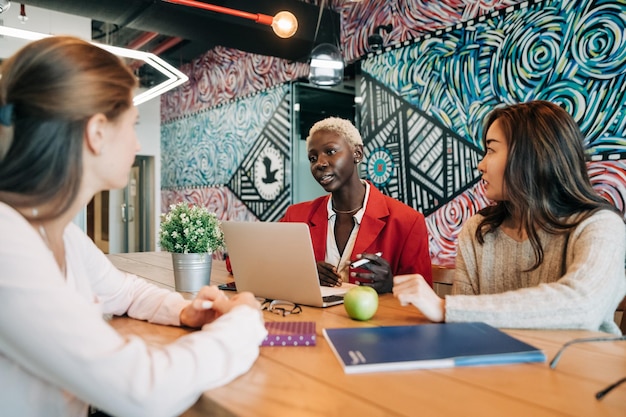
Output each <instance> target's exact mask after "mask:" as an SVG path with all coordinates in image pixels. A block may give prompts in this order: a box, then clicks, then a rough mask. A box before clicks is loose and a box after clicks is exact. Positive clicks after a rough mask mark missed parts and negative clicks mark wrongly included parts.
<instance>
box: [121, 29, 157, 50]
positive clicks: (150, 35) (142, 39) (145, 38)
mask: <svg viewBox="0 0 626 417" xmlns="http://www.w3.org/2000/svg"><path fill="white" fill-rule="evenodd" d="M157 36H159V34H158V33H157V32H146V33H143V34H141V35H140V36H138V37H136V38H135V39H133V40H132V41H130V42H129V43H128V45H126V47H127V48H128V49H139V48H141V47H142V46H144V45H145V44H147V43H148V42H150V41H151V40H152V39H154V38H156V37H157Z"/></svg>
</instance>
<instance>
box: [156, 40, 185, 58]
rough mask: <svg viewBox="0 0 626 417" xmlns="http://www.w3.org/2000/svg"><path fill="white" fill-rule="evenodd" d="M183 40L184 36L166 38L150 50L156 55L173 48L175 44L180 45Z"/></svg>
mask: <svg viewBox="0 0 626 417" xmlns="http://www.w3.org/2000/svg"><path fill="white" fill-rule="evenodd" d="M182 41H184V39H183V38H179V37H177V36H175V37H172V38H169V39H166V40H165V41H163V42H161V43H160V44H158V45H157V46H156V47H155V48H154V49H153V50H151V51H150V52H152V53H153V54H155V55H159V54H162V53H163V52H165V51H167V50H168V49H171V48H173V47H174V46H176V45H178V44H179V43H181V42H182Z"/></svg>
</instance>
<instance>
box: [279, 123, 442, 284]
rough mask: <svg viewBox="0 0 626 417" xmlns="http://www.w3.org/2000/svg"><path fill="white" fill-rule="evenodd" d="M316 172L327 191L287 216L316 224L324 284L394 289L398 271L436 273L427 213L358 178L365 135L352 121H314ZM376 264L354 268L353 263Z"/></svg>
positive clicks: (311, 151)
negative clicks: (432, 260) (431, 256)
mask: <svg viewBox="0 0 626 417" xmlns="http://www.w3.org/2000/svg"><path fill="white" fill-rule="evenodd" d="M306 144H307V152H308V157H309V162H310V168H311V174H312V175H313V178H314V179H315V180H316V181H317V182H318V183H319V184H320V185H321V186H322V188H324V190H325V191H326V192H328V193H329V194H328V195H325V196H323V197H319V198H317V199H315V200H312V201H307V202H304V203H299V204H294V205H292V206H290V207H288V208H287V212H286V213H285V216H284V218H283V219H282V221H287V222H303V223H307V224H308V226H309V231H310V233H311V240H312V242H313V249H314V252H315V259H316V261H317V272H318V276H319V279H320V283H321V284H322V285H326V286H335V285H340V284H341V283H342V282H348V281H350V282H353V283H360V284H361V285H367V286H371V287H372V288H374V289H375V290H376V291H378V292H379V293H385V292H390V291H391V287H392V284H393V281H392V280H393V275H394V274H409V273H419V274H422V276H424V277H426V279H427V280H429V282H430V279H431V265H430V254H429V251H428V233H427V231H426V222H425V220H424V216H423V215H422V214H421V213H419V212H418V211H416V210H415V209H413V208H412V207H409V206H407V205H406V204H404V203H401V202H400V201H398V200H395V199H393V198H391V197H388V196H386V195H384V194H383V193H381V192H380V191H379V190H378V189H376V187H374V186H372V184H371V183H370V182H369V181H363V180H362V179H361V178H360V176H359V170H358V166H359V164H360V163H361V161H362V160H363V157H364V155H363V140H362V139H361V134H360V133H359V131H358V130H357V128H356V127H355V126H354V125H353V124H352V122H350V121H349V120H346V119H341V118H337V117H329V118H326V119H324V120H320V121H319V122H317V123H315V124H314V125H313V127H312V128H311V130H310V131H309V136H308V137H307V141H306ZM359 258H363V259H367V260H368V261H369V262H368V263H367V264H365V265H364V266H363V267H361V268H352V267H351V266H350V265H351V263H352V262H353V261H355V260H357V259H359Z"/></svg>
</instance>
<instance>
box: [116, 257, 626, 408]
mask: <svg viewBox="0 0 626 417" xmlns="http://www.w3.org/2000/svg"><path fill="white" fill-rule="evenodd" d="M109 258H110V259H111V261H112V262H113V263H114V264H115V265H116V266H117V267H118V268H120V269H121V270H124V271H128V272H132V273H134V274H137V275H140V276H142V277H144V278H146V279H148V280H150V281H152V282H154V283H155V284H157V285H159V286H161V287H167V288H172V289H173V282H174V279H173V272H172V265H171V259H170V255H169V253H160V252H148V253H131V254H117V255H109ZM211 279H212V283H215V284H218V283H223V282H227V281H230V280H232V276H229V275H228V272H227V271H226V268H225V266H224V263H223V262H220V261H215V260H214V261H213V271H212V278H211ZM265 315H266V316H265V319H266V320H287V319H288V320H303V321H315V322H316V323H317V336H318V337H317V345H316V346H313V347H262V348H261V355H260V356H259V358H258V360H257V362H256V363H255V365H254V366H253V367H252V369H251V370H250V371H249V372H248V373H246V374H245V375H243V376H241V377H239V378H237V379H236V380H234V381H233V382H231V383H230V384H228V385H226V386H224V387H221V388H217V389H213V390H210V391H207V392H205V393H204V395H203V396H202V397H201V398H200V399H199V400H198V402H197V403H196V404H195V405H194V406H193V407H191V408H190V409H189V410H188V411H187V412H185V413H184V414H183V416H186V417H191V416H254V417H259V416H268V417H269V416H272V417H276V416H287V417H300V416H324V417H328V416H359V417H365V416H381V417H382V416H410V417H413V416H455V417H456V416H458V417H466V416H476V417H489V416H493V417H503V416H506V417H514V416H520V417H529V416H530V417H538V416H584V417H591V416H593V417H598V416H615V417H618V416H619V417H624V416H626V384H622V385H621V386H620V387H618V388H617V389H615V390H614V391H613V392H611V393H610V394H608V395H607V396H606V397H605V398H604V399H603V400H602V401H597V400H596V399H595V397H594V394H595V393H596V392H597V391H599V390H601V389H602V388H604V387H606V386H607V385H609V384H610V383H613V382H614V381H617V380H618V379H620V378H622V377H624V376H626V342H603V343H584V344H578V345H573V346H570V347H569V348H568V349H567V351H566V352H565V353H564V355H563V356H562V358H561V360H560V362H559V364H558V366H557V368H556V369H554V370H552V369H550V368H549V366H548V364H547V363H544V364H519V365H503V366H488V367H467V368H452V369H438V370H418V371H401V372H386V373H372V374H363V375H346V374H344V373H343V371H342V369H341V367H340V365H339V362H338V361H337V359H336V358H335V357H334V356H333V354H332V352H331V350H330V348H329V346H328V344H327V343H326V340H325V339H324V337H323V336H322V328H324V327H329V328H330V327H351V326H380V325H404V324H416V323H422V322H424V319H423V317H422V316H421V315H420V314H419V313H418V312H417V311H416V309H412V308H404V307H400V305H399V304H398V302H397V301H396V300H395V299H394V298H393V297H392V296H391V295H383V296H381V297H380V307H379V310H378V312H377V313H376V315H375V316H374V318H373V319H372V320H370V321H368V322H356V321H353V320H351V319H349V318H348V317H347V315H346V313H345V311H344V309H343V307H342V306H335V307H330V308H325V309H319V308H314V307H304V308H303V312H302V313H301V314H299V315H291V316H288V317H287V318H283V317H280V316H277V315H274V314H272V313H268V312H266V313H265ZM111 324H112V325H113V326H114V327H115V328H116V329H117V330H118V331H119V332H120V333H124V334H129V333H133V334H137V335H139V336H141V337H143V338H144V339H146V340H147V341H148V342H150V343H156V344H163V343H167V342H169V341H171V340H174V339H175V338H177V337H179V336H180V335H182V334H184V333H185V332H186V331H187V330H185V329H180V328H175V327H167V326H159V325H154V324H149V323H146V322H142V321H137V320H133V319H129V318H115V319H113V320H112V321H111ZM507 333H509V334H511V335H513V336H515V337H517V338H519V339H521V340H524V341H526V342H528V343H530V344H533V345H535V346H537V347H539V348H541V349H543V350H544V352H545V353H546V355H547V356H548V358H549V359H551V358H552V357H553V356H554V355H555V353H556V352H557V350H558V349H559V348H560V347H561V345H562V344H563V343H565V342H567V341H569V340H571V339H574V338H579V337H589V336H596V335H599V334H598V333H595V332H587V331H537V330H508V331H507Z"/></svg>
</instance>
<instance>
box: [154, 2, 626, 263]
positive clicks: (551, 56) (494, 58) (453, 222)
mask: <svg viewBox="0 0 626 417" xmlns="http://www.w3.org/2000/svg"><path fill="white" fill-rule="evenodd" d="M334 3H336V4H334ZM331 4H334V7H335V9H336V10H338V11H339V12H340V13H341V15H342V34H341V39H342V44H341V49H342V51H343V52H344V56H345V57H346V59H347V60H348V61H355V60H360V62H359V63H360V66H361V69H362V72H363V75H362V77H361V79H360V81H359V83H358V95H359V96H360V97H361V99H362V104H361V106H360V109H359V113H360V120H361V125H360V126H359V128H360V129H361V132H362V134H363V137H364V140H365V144H366V154H367V156H368V159H367V161H366V164H365V167H366V170H365V172H364V175H365V176H367V177H368V178H370V179H371V180H372V181H373V182H374V183H375V184H377V186H378V187H380V188H381V189H382V190H383V191H384V192H385V193H387V194H389V195H392V196H394V197H396V198H398V199H400V200H402V201H404V202H406V203H407V204H409V205H412V206H413V207H415V208H416V209H419V210H420V211H422V212H423V213H424V214H425V215H426V216H427V223H428V227H429V233H430V245H431V248H430V249H431V255H432V258H433V262H435V263H440V264H452V263H453V262H454V256H455V254H456V248H455V240H456V236H457V234H458V232H459V231H460V227H461V225H462V223H463V221H464V220H465V219H467V218H468V217H469V216H471V215H472V214H474V213H475V212H476V211H477V210H479V209H480V208H482V207H484V206H485V205H487V204H488V201H486V200H485V199H484V198H483V197H482V195H483V194H482V190H481V186H480V183H479V177H478V172H477V170H476V166H477V164H478V162H479V160H480V158H481V155H482V145H481V143H480V135H481V133H482V132H481V123H482V120H483V118H484V117H485V115H486V114H488V112H489V111H490V110H491V109H493V108H494V106H497V105H500V104H504V103H513V102H519V101H527V100H531V99H546V100H551V101H554V102H557V103H560V104H562V105H563V106H564V107H565V108H566V109H567V110H568V111H570V113H571V114H572V115H573V116H574V117H575V118H576V120H577V121H578V123H579V124H580V126H581V128H582V130H583V132H584V133H585V135H586V141H585V146H586V148H587V149H588V151H589V154H590V160H589V163H588V166H589V173H590V175H591V178H592V182H593V184H594V187H595V188H596V189H597V190H598V191H599V192H600V193H601V194H602V195H604V196H605V197H606V198H607V199H609V200H610V201H612V202H613V203H614V204H615V205H616V206H617V207H619V208H620V209H621V210H622V212H624V213H626V139H625V137H624V131H625V127H626V126H625V125H626V117H625V116H626V109H625V106H626V93H625V88H626V83H625V82H624V81H626V80H625V78H626V45H625V44H626V38H625V37H624V33H625V31H626V4H624V3H623V2H618V1H601V0H600V1H590V0H577V1H573V0H563V1H556V0H545V1H540V2H539V1H534V2H533V1H531V2H519V1H509V0H504V1H498V0H492V1H488V0H482V1H481V0H477V1H467V0H465V1H462V0H445V1H440V2H428V1H420V0H399V1H382V0H372V1H368V2H362V3H351V2H331ZM388 23H392V24H393V30H392V32H391V33H390V34H389V35H386V34H385V38H386V39H387V40H389V42H390V43H392V46H391V47H390V48H388V49H389V50H386V51H385V52H383V53H380V54H372V53H368V50H367V48H368V47H367V37H368V36H369V35H370V34H371V33H372V31H373V29H374V28H375V27H376V26H377V25H380V24H388ZM392 40H393V41H392ZM183 70H184V71H185V72H186V73H187V74H188V75H189V76H190V78H191V81H190V82H189V83H188V84H187V85H185V87H184V88H181V89H178V90H176V91H175V92H173V93H169V94H167V95H166V97H165V98H164V99H163V101H162V104H163V105H162V109H163V110H162V121H163V125H162V126H163V127H162V167H163V169H162V187H163V189H162V207H161V208H162V211H166V210H167V207H168V205H169V204H171V203H173V202H176V201H181V200H186V201H190V202H194V203H197V204H201V205H205V206H208V207H210V208H211V209H212V210H214V211H216V212H217V213H218V215H219V216H220V217H221V218H222V219H237V220H250V221H256V220H270V221H271V220H276V219H278V218H279V217H280V216H281V215H282V212H283V211H284V209H285V207H286V205H288V204H289V201H290V197H291V196H290V187H291V184H290V175H289V169H290V163H291V161H290V145H289V140H290V137H291V126H292V123H293V120H292V119H293V117H294V115H293V114H292V112H291V105H290V97H291V86H290V83H289V81H291V80H295V79H297V78H299V77H302V76H306V75H307V74H308V66H307V65H306V64H297V63H287V62H284V61H282V60H279V59H275V58H270V57H260V56H254V55H251V54H246V53H243V52H240V51H234V50H228V49H224V48H216V49H214V50H212V51H209V52H208V53H207V54H205V55H203V56H202V57H200V58H199V59H198V60H197V61H194V62H193V63H192V64H190V65H188V66H186V67H184V68H183ZM270 80H271V81H270Z"/></svg>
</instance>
